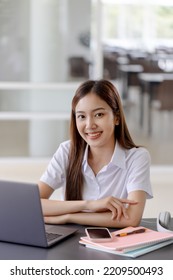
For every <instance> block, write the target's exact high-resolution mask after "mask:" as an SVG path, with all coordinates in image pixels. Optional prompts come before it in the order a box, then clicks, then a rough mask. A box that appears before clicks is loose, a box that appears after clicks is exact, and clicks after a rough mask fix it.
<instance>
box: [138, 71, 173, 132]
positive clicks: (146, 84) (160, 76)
mask: <svg viewBox="0 0 173 280" xmlns="http://www.w3.org/2000/svg"><path fill="white" fill-rule="evenodd" d="M138 78H139V81H140V85H141V87H140V88H141V90H140V116H139V120H140V125H141V126H142V125H143V119H144V94H145V93H147V94H148V97H149V98H148V105H147V107H148V134H149V135H150V134H151V131H152V116H151V108H152V101H153V99H154V97H155V95H157V91H156V90H155V89H156V87H158V86H159V85H160V84H161V83H162V82H163V81H164V80H173V73H140V74H138Z"/></svg>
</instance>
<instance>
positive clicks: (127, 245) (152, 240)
mask: <svg viewBox="0 0 173 280" xmlns="http://www.w3.org/2000/svg"><path fill="white" fill-rule="evenodd" d="M141 228H144V227H127V228H124V229H121V230H118V231H114V232H112V233H111V234H112V235H113V237H114V238H113V240H112V241H110V242H93V241H90V240H89V238H88V237H87V236H85V237H81V239H80V241H79V243H81V244H84V245H87V244H92V245H94V246H95V247H98V248H105V249H109V250H115V251H124V252H126V251H129V250H132V249H137V248H142V247H146V246H150V245H154V244H158V243H161V242H164V241H168V240H173V234H172V233H166V232H158V231H154V230H151V229H148V228H144V229H145V232H143V233H136V234H131V235H127V236H123V237H122V236H121V237H117V236H116V235H117V234H119V233H123V232H128V231H129V232H130V231H132V230H137V229H141Z"/></svg>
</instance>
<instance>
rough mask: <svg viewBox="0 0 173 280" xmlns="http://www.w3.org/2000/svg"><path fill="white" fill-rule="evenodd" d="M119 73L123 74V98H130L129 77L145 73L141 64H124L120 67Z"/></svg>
mask: <svg viewBox="0 0 173 280" xmlns="http://www.w3.org/2000/svg"><path fill="white" fill-rule="evenodd" d="M118 70H119V72H120V73H121V74H122V75H121V77H122V81H123V92H122V98H123V99H127V98H128V86H129V77H130V75H137V74H139V73H141V72H142V71H143V67H142V66H141V65H139V64H124V65H119V66H118Z"/></svg>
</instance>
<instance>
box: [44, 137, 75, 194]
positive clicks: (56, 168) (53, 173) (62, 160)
mask: <svg viewBox="0 0 173 280" xmlns="http://www.w3.org/2000/svg"><path fill="white" fill-rule="evenodd" d="M69 148H70V142H69V141H66V142H63V143H62V144H60V146H59V147H58V149H57V151H56V152H55V154H54V155H53V157H52V159H51V160H50V162H49V164H48V167H47V169H46V171H45V172H44V173H43V175H42V176H41V178H40V181H42V182H44V183H46V184H48V185H49V186H50V187H51V188H53V189H58V188H61V187H64V186H65V185H66V171H67V166H68V155H69Z"/></svg>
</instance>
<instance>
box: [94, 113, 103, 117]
mask: <svg viewBox="0 0 173 280" xmlns="http://www.w3.org/2000/svg"><path fill="white" fill-rule="evenodd" d="M95 116H96V117H97V118H100V117H102V116H103V113H97V114H96V115H95Z"/></svg>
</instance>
